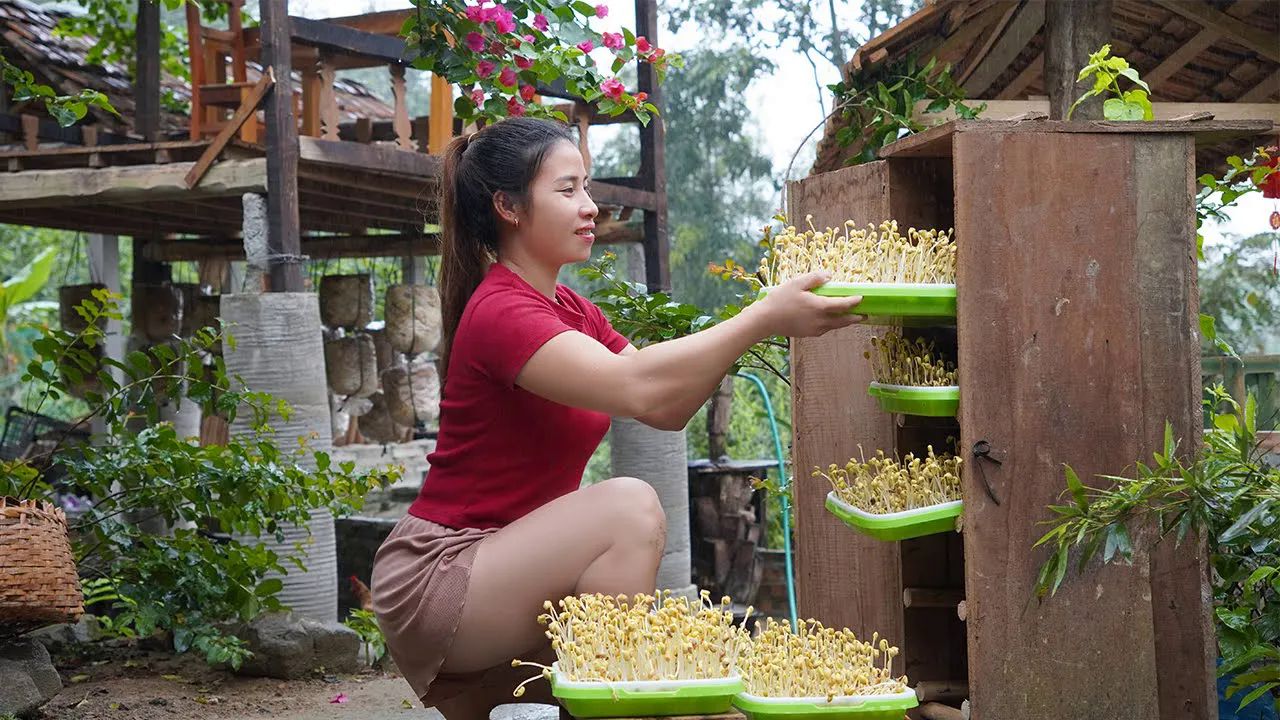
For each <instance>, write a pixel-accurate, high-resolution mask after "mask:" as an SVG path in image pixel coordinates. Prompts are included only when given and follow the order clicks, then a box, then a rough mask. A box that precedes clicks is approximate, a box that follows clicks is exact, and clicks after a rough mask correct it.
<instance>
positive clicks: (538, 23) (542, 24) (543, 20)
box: [533, 13, 547, 32]
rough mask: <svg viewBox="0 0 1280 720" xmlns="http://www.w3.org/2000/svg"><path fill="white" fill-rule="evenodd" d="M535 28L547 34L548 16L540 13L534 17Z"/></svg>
mask: <svg viewBox="0 0 1280 720" xmlns="http://www.w3.org/2000/svg"><path fill="white" fill-rule="evenodd" d="M533 26H534V27H535V28H537V29H538V30H539V31H540V32H546V31H547V16H546V15H543V14H542V13H538V14H537V15H534V16H533Z"/></svg>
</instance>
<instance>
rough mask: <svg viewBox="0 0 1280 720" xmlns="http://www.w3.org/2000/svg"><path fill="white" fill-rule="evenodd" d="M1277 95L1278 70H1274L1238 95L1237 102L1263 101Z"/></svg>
mask: <svg viewBox="0 0 1280 720" xmlns="http://www.w3.org/2000/svg"><path fill="white" fill-rule="evenodd" d="M1277 95H1280V70H1276V71H1275V72H1273V73H1271V74H1270V75H1268V76H1266V77H1265V78H1263V79H1262V82H1260V83H1258V84H1257V85H1254V86H1253V87H1252V88H1249V90H1248V91H1247V92H1245V94H1243V95H1241V96H1240V98H1239V102H1242V103H1253V102H1265V101H1266V100H1268V99H1270V98H1274V97H1275V96H1277Z"/></svg>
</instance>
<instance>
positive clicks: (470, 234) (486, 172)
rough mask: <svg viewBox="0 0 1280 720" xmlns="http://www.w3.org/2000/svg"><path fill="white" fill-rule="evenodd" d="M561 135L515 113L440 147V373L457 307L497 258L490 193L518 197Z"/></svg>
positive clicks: (561, 127)
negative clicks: (510, 116)
mask: <svg viewBox="0 0 1280 720" xmlns="http://www.w3.org/2000/svg"><path fill="white" fill-rule="evenodd" d="M562 140H563V141H569V142H573V135H572V134H571V133H570V131H569V127H568V126H567V125H565V124H563V123H559V122H555V121H552V120H538V119H534V118H523V117H519V118H508V119H506V120H502V121H500V122H497V123H494V124H492V125H489V126H487V127H485V128H484V129H482V130H480V131H479V132H476V133H473V134H471V135H467V136H463V137H458V138H454V140H453V141H452V142H450V143H449V146H448V147H447V148H446V149H445V152H444V173H443V177H442V178H441V179H440V306H441V315H442V320H443V328H442V330H443V333H442V340H441V352H440V356H441V359H442V366H443V368H442V369H444V370H445V372H446V373H447V372H448V370H447V367H448V363H449V353H450V351H452V349H453V335H454V333H455V332H456V331H457V329H458V323H459V321H461V319H462V311H463V310H464V309H465V308H466V306H467V301H468V300H469V299H471V294H472V293H474V292H475V289H476V287H477V286H479V285H480V281H481V280H483V279H484V275H485V271H486V270H487V269H488V267H489V265H490V264H491V263H493V262H494V261H495V260H496V259H497V254H498V214H497V211H496V210H494V207H493V196H494V195H495V194H496V193H498V192H503V193H505V194H507V195H508V196H509V197H511V198H512V199H513V200H515V201H517V202H520V201H523V200H524V199H525V198H526V196H527V194H528V191H529V184H530V183H532V182H533V178H534V177H535V176H537V174H538V169H539V168H540V167H541V166H542V161H543V158H545V157H546V155H547V151H548V150H550V149H551V147H552V146H554V145H555V144H556V143H557V142H560V141H562Z"/></svg>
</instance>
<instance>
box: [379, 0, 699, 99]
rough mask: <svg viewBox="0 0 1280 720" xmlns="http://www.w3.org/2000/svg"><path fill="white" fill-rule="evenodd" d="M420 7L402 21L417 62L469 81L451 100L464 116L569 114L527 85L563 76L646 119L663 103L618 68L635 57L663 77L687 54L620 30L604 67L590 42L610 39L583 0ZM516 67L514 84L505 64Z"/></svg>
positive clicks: (449, 1) (587, 94)
mask: <svg viewBox="0 0 1280 720" xmlns="http://www.w3.org/2000/svg"><path fill="white" fill-rule="evenodd" d="M415 5H416V6H417V13H416V14H415V15H414V16H413V17H410V18H409V19H408V20H407V21H406V22H405V24H404V27H403V28H402V29H401V34H403V35H404V36H405V38H406V40H407V42H408V43H409V44H410V45H413V46H415V47H416V48H417V51H418V52H417V58H416V59H415V60H414V61H413V66H414V67H415V68H417V69H419V70H430V71H432V72H435V73H439V74H441V75H443V76H444V77H445V78H447V79H448V80H449V82H450V83H452V84H455V85H462V86H465V87H468V88H471V91H470V92H467V93H464V94H463V95H462V96H461V97H459V98H458V99H457V100H456V101H455V103H454V112H455V113H456V114H457V115H458V116H459V117H460V118H462V119H463V121H464V122H470V121H473V120H479V119H484V120H488V121H493V120H497V119H500V118H503V117H506V116H508V115H523V114H526V113H528V114H530V115H534V116H539V117H556V118H559V119H561V120H564V119H565V117H564V114H563V113H561V112H559V111H557V110H553V109H552V108H551V107H550V106H548V105H542V104H540V103H534V102H532V101H531V98H532V92H531V91H530V94H529V95H528V96H525V95H522V94H521V90H522V89H523V87H526V86H527V87H529V88H531V89H532V88H536V87H537V85H538V84H539V83H551V82H554V81H556V80H560V79H563V80H564V86H565V88H566V89H567V90H568V91H569V92H570V93H572V94H573V95H575V96H578V97H581V98H582V99H583V100H585V101H586V102H589V103H593V104H595V106H596V107H597V109H598V110H599V111H600V112H601V113H604V114H606V115H611V116H617V115H621V114H623V113H625V112H630V113H633V114H634V115H635V117H636V118H637V119H638V120H639V121H640V122H641V123H642V124H648V122H649V120H650V119H651V118H652V116H653V115H656V114H658V108H657V106H655V105H654V104H653V103H650V102H647V101H646V98H647V95H646V94H645V93H642V92H637V93H632V92H629V91H627V90H625V88H623V87H622V86H621V84H620V82H619V81H618V78H617V75H618V73H619V72H620V71H622V69H623V68H624V67H626V66H627V65H628V64H629V63H631V62H632V61H636V62H641V61H643V62H648V63H650V64H652V65H653V66H654V68H655V69H656V70H657V72H658V77H659V80H661V79H662V78H663V77H665V74H666V71H667V70H668V68H671V67H677V68H678V67H682V66H683V62H684V61H683V59H681V57H680V56H679V55H676V54H674V53H666V52H665V51H663V50H662V49H660V48H656V47H654V46H651V45H650V44H649V42H648V41H647V40H645V39H643V38H637V37H636V35H635V33H634V32H632V31H631V30H628V29H624V30H623V31H622V33H619V34H615V35H614V37H615V39H616V42H617V43H618V44H617V45H616V46H615V47H612V48H610V49H611V51H612V52H613V56H614V60H613V63H612V65H611V66H610V70H609V73H608V74H606V73H602V72H600V70H599V69H598V68H597V67H596V64H595V61H594V60H593V59H592V58H591V57H590V56H589V55H588V53H587V51H588V50H589V49H590V48H586V49H584V47H585V45H584V43H589V44H590V45H591V46H594V47H605V46H606V43H607V40H608V39H607V38H606V37H605V36H604V35H602V34H601V33H599V32H597V31H596V30H594V29H593V28H592V27H591V26H590V20H591V18H594V17H597V9H596V6H594V5H592V4H591V3H588V2H583V0H515V1H514V2H508V3H504V4H502V5H498V6H497V7H496V8H495V7H488V8H481V7H479V6H478V5H475V4H472V3H468V2H466V0H415ZM504 69H505V70H508V71H511V72H513V73H514V75H513V76H512V82H510V83H509V84H508V83H507V82H505V81H504V80H503V79H502V78H503V70H504Z"/></svg>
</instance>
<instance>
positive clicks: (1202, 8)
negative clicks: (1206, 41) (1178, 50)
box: [1152, 0, 1280, 62]
mask: <svg viewBox="0 0 1280 720" xmlns="http://www.w3.org/2000/svg"><path fill="white" fill-rule="evenodd" d="M1152 2H1154V3H1155V4H1156V5H1159V6H1160V7H1162V8H1164V9H1166V10H1168V11H1170V12H1174V13H1177V14H1178V15H1181V16H1182V17H1184V18H1186V19H1188V20H1190V21H1192V22H1195V23H1199V24H1200V26H1201V27H1204V28H1208V29H1211V30H1214V31H1216V32H1218V33H1220V34H1222V35H1223V36H1224V37H1225V39H1227V40H1230V41H1231V42H1234V43H1236V44H1238V45H1242V46H1244V47H1246V48H1248V49H1250V50H1252V51H1254V52H1256V53H1258V55H1261V56H1262V57H1264V58H1267V59H1268V60H1272V61H1275V62H1280V39H1277V38H1276V36H1275V35H1274V34H1272V33H1268V32H1267V31H1265V30H1262V29H1260V28H1256V27H1254V26H1252V25H1249V24H1248V23H1246V22H1244V21H1242V20H1239V19H1237V18H1234V17H1231V16H1230V15H1228V14H1227V13H1224V12H1222V11H1220V10H1216V9H1214V8H1213V6H1211V5H1209V4H1208V3H1203V2H1186V1H1185V0H1152Z"/></svg>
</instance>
